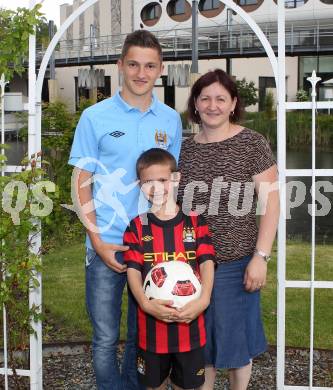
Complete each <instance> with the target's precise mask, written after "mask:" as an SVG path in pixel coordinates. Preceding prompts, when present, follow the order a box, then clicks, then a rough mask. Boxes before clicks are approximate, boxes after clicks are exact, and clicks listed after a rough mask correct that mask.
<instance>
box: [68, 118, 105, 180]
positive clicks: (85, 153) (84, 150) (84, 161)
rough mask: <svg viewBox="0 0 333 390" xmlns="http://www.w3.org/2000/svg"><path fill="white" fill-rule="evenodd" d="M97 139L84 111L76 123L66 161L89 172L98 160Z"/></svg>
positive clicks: (93, 169) (92, 171)
mask: <svg viewBox="0 0 333 390" xmlns="http://www.w3.org/2000/svg"><path fill="white" fill-rule="evenodd" d="M98 157H99V154H98V139H97V135H96V132H95V129H94V127H93V125H92V123H91V120H90V118H89V116H88V114H87V112H86V111H83V113H82V115H81V117H80V120H79V123H78V124H77V127H76V130H75V134H74V140H73V144H72V149H71V152H70V156H69V161H68V163H69V164H70V165H74V166H76V167H78V168H81V169H84V170H86V171H89V172H91V173H94V172H95V171H96V164H97V162H98Z"/></svg>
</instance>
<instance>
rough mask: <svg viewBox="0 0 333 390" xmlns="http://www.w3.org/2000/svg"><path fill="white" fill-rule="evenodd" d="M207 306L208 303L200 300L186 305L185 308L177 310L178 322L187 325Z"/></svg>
mask: <svg viewBox="0 0 333 390" xmlns="http://www.w3.org/2000/svg"><path fill="white" fill-rule="evenodd" d="M208 305H209V302H206V301H205V300H203V299H200V298H199V299H195V300H193V301H191V302H189V303H187V304H186V305H185V306H183V307H181V308H180V309H178V317H179V319H178V322H185V323H186V324H189V323H190V322H192V321H193V320H195V319H196V318H197V317H198V316H199V315H200V314H201V313H202V312H204V311H205V310H206V308H207V306H208Z"/></svg>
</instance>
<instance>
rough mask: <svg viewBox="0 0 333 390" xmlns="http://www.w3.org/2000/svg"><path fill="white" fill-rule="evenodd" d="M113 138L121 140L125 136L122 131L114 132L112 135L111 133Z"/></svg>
mask: <svg viewBox="0 0 333 390" xmlns="http://www.w3.org/2000/svg"><path fill="white" fill-rule="evenodd" d="M109 135H111V136H112V137H115V138H119V137H122V136H123V135H125V133H123V132H122V131H113V132H112V133H109Z"/></svg>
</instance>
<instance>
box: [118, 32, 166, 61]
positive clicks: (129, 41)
mask: <svg viewBox="0 0 333 390" xmlns="http://www.w3.org/2000/svg"><path fill="white" fill-rule="evenodd" d="M132 46H139V47H144V48H150V49H155V50H157V52H158V54H159V56H160V59H161V61H162V48H161V45H160V43H159V41H158V39H157V38H156V37H155V35H154V34H152V33H151V32H150V31H147V30H136V31H133V32H132V33H130V34H128V35H127V37H126V39H125V42H124V45H123V48H122V51H121V56H120V58H121V59H124V57H125V56H126V54H127V53H128V51H129V49H130V48H131V47H132Z"/></svg>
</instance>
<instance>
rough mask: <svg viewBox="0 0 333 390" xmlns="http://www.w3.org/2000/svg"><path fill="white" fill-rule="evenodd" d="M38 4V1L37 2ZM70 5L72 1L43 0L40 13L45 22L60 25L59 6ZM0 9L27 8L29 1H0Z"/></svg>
mask: <svg viewBox="0 0 333 390" xmlns="http://www.w3.org/2000/svg"><path fill="white" fill-rule="evenodd" d="M37 2H40V0H37V1H36V3H37ZM65 3H68V4H72V3H73V0H44V2H43V5H42V10H41V11H42V12H43V13H44V14H45V17H46V19H47V20H54V22H55V24H56V25H57V26H58V27H59V25H60V8H59V6H60V4H65ZM0 7H1V8H7V9H13V10H15V9H16V8H18V7H26V8H28V7H29V0H0Z"/></svg>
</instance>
